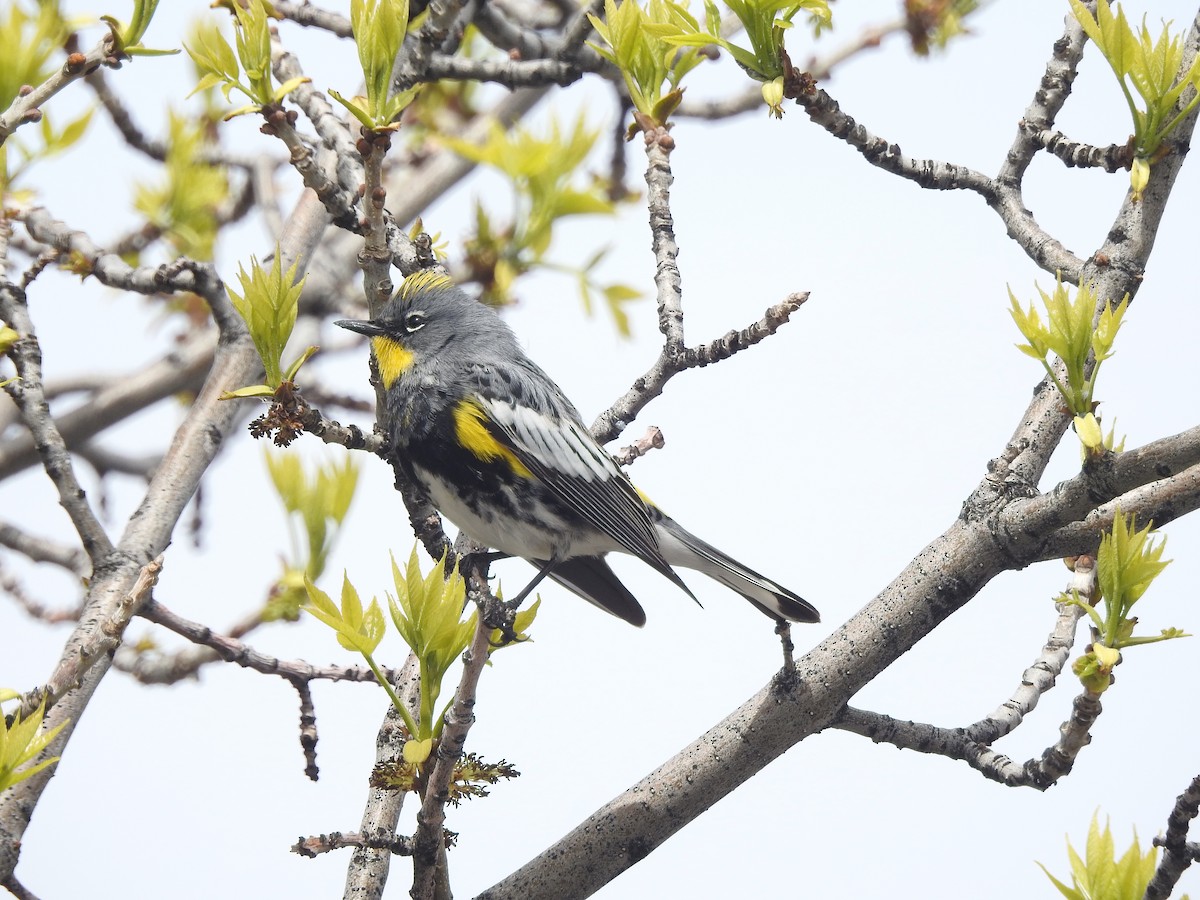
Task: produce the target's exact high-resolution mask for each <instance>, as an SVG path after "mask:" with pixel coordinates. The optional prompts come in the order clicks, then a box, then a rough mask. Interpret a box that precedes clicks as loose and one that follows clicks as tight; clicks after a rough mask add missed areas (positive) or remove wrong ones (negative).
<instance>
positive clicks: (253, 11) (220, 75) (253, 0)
mask: <svg viewBox="0 0 1200 900" xmlns="http://www.w3.org/2000/svg"><path fill="white" fill-rule="evenodd" d="M227 7H228V9H230V10H231V11H232V12H233V31H234V40H235V43H236V44H237V52H236V53H235V52H234V49H233V48H232V47H230V46H229V42H228V41H227V40H225V36H224V35H223V34H221V32H220V31H219V30H218V29H217V28H215V27H210V28H199V29H197V30H196V31H195V33H194V36H193V38H192V44H193V46H187V45H184V49H185V50H187V52H188V55H189V56H190V57H191V58H192V62H193V63H195V65H196V69H197V70H198V71H199V72H200V74H201V78H200V83H199V84H197V85H196V87H195V89H194V90H193V91H192V93H193V94H196V93H199V92H200V91H205V90H208V89H209V88H211V87H220V88H221V92H222V93H223V94H224V95H225V99H226V101H228V100H229V99H230V95H231V94H232V93H233V91H235V90H237V91H240V92H241V93H242V94H245V95H246V96H247V97H248V98H249V99H250V100H251V103H250V104H249V105H248V106H242V107H239V108H238V109H235V110H234V111H233V112H231V113H229V114H228V115H226V116H225V118H226V119H227V120H228V119H232V118H233V117H234V116H241V115H245V114H246V113H253V112H258V111H259V110H261V109H262V108H263V107H264V106H273V105H276V104H278V103H280V102H281V101H282V100H283V98H284V97H286V96H287V95H288V94H290V93H291V92H292V91H294V90H295V89H296V88H297V87H299V86H300V85H302V84H304V83H305V82H307V81H308V79H307V78H289V79H288V80H287V81H285V82H284V83H283V84H281V85H280V86H279V87H278V88H276V87H273V86H272V84H271V32H270V28H269V26H268V22H267V20H268V18H269V13H268V11H267V7H266V5H265V4H264V2H263V0H249V2H247V3H246V5H245V6H243V5H242V4H241V3H238V2H233V3H229V4H227ZM239 64H240V65H239ZM243 71H244V72H245V81H243V80H242V72H243Z"/></svg>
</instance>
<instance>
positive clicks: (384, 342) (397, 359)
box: [371, 336, 413, 390]
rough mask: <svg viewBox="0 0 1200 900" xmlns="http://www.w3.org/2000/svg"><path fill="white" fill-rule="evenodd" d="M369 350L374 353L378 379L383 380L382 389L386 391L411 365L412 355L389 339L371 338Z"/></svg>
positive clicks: (396, 342)
mask: <svg viewBox="0 0 1200 900" xmlns="http://www.w3.org/2000/svg"><path fill="white" fill-rule="evenodd" d="M371 349H372V350H373V351H374V353H375V363H376V365H378V366H379V377H380V378H382V379H383V389H384V390H387V389H388V388H390V387H391V386H392V385H393V384H395V383H396V379H397V378H399V377H400V376H401V375H403V374H404V373H405V372H406V371H407V370H408V367H409V366H411V365H412V362H413V355H412V353H411V352H410V351H409V350H407V349H405V348H404V346H403V345H401V344H400V343H399V342H398V341H394V340H392V339H391V338H389V337H382V336H380V337H373V338H371Z"/></svg>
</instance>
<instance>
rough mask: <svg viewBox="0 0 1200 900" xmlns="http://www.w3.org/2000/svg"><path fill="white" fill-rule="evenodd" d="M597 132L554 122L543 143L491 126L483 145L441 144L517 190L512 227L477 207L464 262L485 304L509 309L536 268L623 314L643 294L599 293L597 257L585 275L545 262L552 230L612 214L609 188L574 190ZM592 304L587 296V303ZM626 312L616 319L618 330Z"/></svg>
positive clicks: (580, 123)
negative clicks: (520, 281) (574, 278)
mask: <svg viewBox="0 0 1200 900" xmlns="http://www.w3.org/2000/svg"><path fill="white" fill-rule="evenodd" d="M598 135H599V132H598V131H593V130H591V129H589V128H588V127H587V125H586V123H585V121H584V119H583V117H582V116H581V117H580V118H579V119H577V120H576V121H575V124H574V126H573V127H572V129H571V130H570V131H569V132H564V130H563V129H562V128H561V127H560V126H559V124H558V122H557V121H552V122H551V124H550V133H549V134H548V135H547V136H546V137H539V136H537V135H535V134H533V133H532V132H530V131H528V130H527V129H524V128H520V127H518V128H513V129H511V130H510V131H505V130H504V129H503V128H502V127H500V125H498V124H497V125H493V126H492V128H491V130H490V131H489V132H488V136H487V139H486V140H485V141H484V142H483V143H482V144H479V145H476V144H471V143H468V142H466V141H462V140H459V139H457V138H452V137H442V138H440V140H441V141H442V142H443V143H444V144H445V145H446V146H448V147H449V148H450V149H451V150H453V151H454V152H455V153H457V154H459V155H460V156H463V157H465V158H467V159H470V160H473V161H474V162H477V163H483V164H485V165H488V166H491V167H492V168H494V169H496V170H498V171H499V172H501V173H502V174H504V175H505V176H507V178H508V179H509V180H510V181H511V182H512V185H513V188H514V191H515V207H516V208H515V212H514V215H513V224H511V225H510V226H508V227H503V228H496V227H495V226H494V225H493V223H492V220H491V217H490V216H489V215H488V212H487V210H486V209H485V208H484V207H483V205H482V204H481V203H477V204H476V208H475V234H474V235H473V236H472V237H471V239H470V240H468V241H467V257H468V259H467V262H468V265H469V267H470V269H471V272H472V275H473V277H474V278H475V279H477V280H478V281H480V282H481V283H482V284H483V285H484V291H483V295H482V297H481V299H482V300H483V301H484V302H485V303H490V304H492V305H495V306H502V305H505V304H507V303H511V302H512V289H513V284H514V282H515V281H516V279H517V278H518V277H519V276H520V275H523V274H525V273H526V272H528V271H529V270H530V269H532V268H534V267H535V266H545V267H548V268H555V269H557V270H559V271H566V272H570V273H572V274H578V275H579V277H580V281H581V283H582V284H584V285H586V286H587V287H590V288H592V289H596V290H599V291H601V292H602V294H603V296H604V297H605V299H606V301H607V302H608V303H609V304H610V306H611V307H612V308H613V309H614V312H619V305H620V304H621V303H624V302H626V301H627V300H629V299H632V298H633V297H637V296H640V293H639V292H637V291H634V290H633V289H631V288H628V287H625V286H622V285H613V286H611V287H601V286H598V285H596V284H595V282H594V280H593V279H592V278H591V270H592V268H593V267H594V266H595V265H596V264H598V263H599V261H600V258H598V257H593V259H592V260H591V261H589V263H588V264H587V265H585V266H584V268H582V269H578V270H577V269H574V268H572V267H568V266H560V265H551V264H550V263H548V262H547V261H546V259H545V257H546V253H547V251H548V250H549V247H550V243H551V240H552V238H553V236H554V228H555V226H556V225H557V224H558V223H559V222H560V221H561V220H563V219H565V218H567V217H569V216H579V215H611V214H612V213H613V210H614V206H613V201H612V200H610V199H609V198H608V196H607V195H606V193H605V188H604V185H603V184H601V183H599V182H594V183H592V184H590V185H588V186H587V187H586V188H579V187H575V186H573V185H572V180H573V177H574V174H575V171H576V170H577V169H578V168H579V167H580V166H581V165H582V164H583V162H584V160H585V159H586V158H587V156H588V154H589V153H590V152H591V150H592V147H593V145H594V144H595V142H596V138H597V136H598ZM589 299H590V297H588V295H587V294H586V293H585V302H587V300H589ZM623 318H624V317H623V313H622V314H619V315H617V321H618V323H621V322H622V321H623Z"/></svg>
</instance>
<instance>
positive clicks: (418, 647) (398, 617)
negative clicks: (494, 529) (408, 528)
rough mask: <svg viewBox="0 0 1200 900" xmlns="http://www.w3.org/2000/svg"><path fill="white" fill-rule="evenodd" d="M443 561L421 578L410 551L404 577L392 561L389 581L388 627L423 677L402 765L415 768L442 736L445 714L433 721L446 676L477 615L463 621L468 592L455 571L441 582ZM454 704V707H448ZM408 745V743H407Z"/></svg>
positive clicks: (470, 632)
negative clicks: (393, 590) (392, 589)
mask: <svg viewBox="0 0 1200 900" xmlns="http://www.w3.org/2000/svg"><path fill="white" fill-rule="evenodd" d="M445 562H446V561H445V558H444V557H443V558H442V559H441V560H439V561H438V563H437V565H435V566H434V567H433V568H432V569H430V570H429V574H428V575H425V576H422V575H421V567H420V565H419V564H418V563H417V548H416V547H413V550H412V553H411V554H410V555H409V558H408V566H407V567H406V568H405V570H404V572H401V571H400V567H399V566H398V565H396V560H395V559H394V558H393V559H392V581H393V583H394V585H395V587H396V595H395V596H394V597H393V596H392V595H391V594H388V608H389V609H390V610H391V614H392V622H393V623H394V624H395V626H396V630H397V631H399V632H400V636H401V637H402V638H404V643H406V644H408V647H409V649H410V650H412V652H413V654H414V655H415V656H416V657H417V663H418V666H419V669H420V674H421V698H420V701H421V702H420V710H419V713H418V721H417V722H416V727H415V729H412V728H410V729H409V731H410V733H411V734H412V736H413V738H414V741H415V742H416V743H415V745H414V746H412V747H411V752H410V747H408V746H406V747H405V751H404V756H405V759H407V760H408V761H409V762H411V763H414V764H418V765H419V764H420V763H422V762H424V761H425V760H426V759H427V758H428V757H429V754H430V752H431V751H432V749H433V742H434V741H435V740H436V739H437V738H438V737H440V736H441V733H442V723H443V721H444V717H445V710H446V709H448V708H449V705H450V704H449V702H448V703H447V704H446V707H445V708H443V710H442V711H441V713H440V714H439V715H437V716H436V718H435V715H434V711H435V709H436V707H437V701H438V697H440V696H441V693H442V681H443V679H444V678H445V676H446V672H447V671H448V670H449V668H450V666H451V665H452V664H453V663H454V661H455V660H456V659H458V658H459V657H460V656H462V654H463V651H464V650H466V649H467V646H468V645H469V644H470V643H471V638H472V636H473V635H474V634H475V627H476V619H477V618H478V613H477V612H476V611H475V610H472V611H471V614H470V615H469V616H468V617H467V618H466V619H465V620H463V619H462V612H463V606H464V605H465V603H466V587H465V585H464V584H463V580H462V576H461V575H459V573H458V571H457V570H455V571H454V572H453V573H452V574H451V575H450V577H449V578H446V577H445ZM450 702H453V701H450ZM410 743H412V742H410Z"/></svg>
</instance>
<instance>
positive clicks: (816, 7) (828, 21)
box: [666, 0, 833, 118]
mask: <svg viewBox="0 0 1200 900" xmlns="http://www.w3.org/2000/svg"><path fill="white" fill-rule="evenodd" d="M725 5H726V6H728V7H729V9H730V11H731V12H732V13H733V14H734V16H736V17H737V20H738V21H739V22H740V23H741V26H742V30H743V31H744V32H745V34H746V39H747V40H748V41H749V43H750V46H749V47H742V46H740V45H738V44H735V43H733V42H732V41H730V40H727V39H726V38H724V37H722V36H721V14H720V11H719V10H718V9H717V6H716V4H715V3H714V2H713V0H704V12H705V21H706V24H707V26H708V30H707V31H704V32H700V31H698V30H697V31H696V32H693V33H691V34H676V35H671V36H669V37H668V38H666V40H667V41H669V42H670V43H673V44H678V45H682V46H697V47H703V46H707V45H715V46H718V47H720V48H722V49H723V50H725V51H727V52H728V53H729V55H730V56H732V57H733V58H734V60H735V61H736V62H737V64H738V65H739V66H741V67H742V69H743V70H744V71H745V72H746V74H747V75H749V76H750V77H751V78H753V79H754V80H756V81H761V82H764V84H763V100H764V101H765V102H766V104H767V106H768V108H769V109H770V111H771V113H772V114H773V115H774V116H775V117H776V118H780V117H782V116H783V107H782V105H781V104H782V103H783V76H784V75H785V74H787V73H786V71H785V70H786V68H787V65H786V63H785V59H786V53H785V51H784V47H783V39H784V35H785V34H786V33H787V31H788V29H790V28H791V27H792V24H793V22H792V20H793V19H794V18H795V17H796V15H797V14H798V13H800V12H801V11H804V12H805V13H807V14H808V18H809V22H810V23H811V24H812V26H813V29H814V31H815V33H817V34H819V33H820V32H821V30H822V29H824V28H828V27H830V26H831V25H832V23H833V13H832V12H831V11H830V9H829V3H828V2H827V0H801V2H799V3H796V2H785V0H726V4H725Z"/></svg>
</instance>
